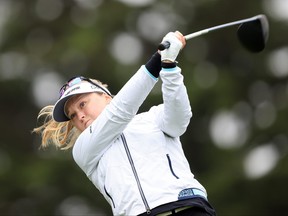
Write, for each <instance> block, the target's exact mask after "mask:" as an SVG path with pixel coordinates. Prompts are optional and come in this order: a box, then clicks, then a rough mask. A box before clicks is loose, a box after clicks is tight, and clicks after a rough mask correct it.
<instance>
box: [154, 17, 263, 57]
mask: <svg viewBox="0 0 288 216" xmlns="http://www.w3.org/2000/svg"><path fill="white" fill-rule="evenodd" d="M235 25H240V26H239V27H238V30H237V36H238V40H239V41H240V43H241V44H242V45H243V46H244V47H245V48H246V49H247V50H249V51H250V52H261V51H262V50H263V49H264V48H265V45H266V42H267V40H268V37H269V23H268V20H267V18H266V16H265V15H264V14H260V15H257V16H254V17H251V18H247V19H242V20H238V21H234V22H230V23H226V24H222V25H218V26H214V27H211V28H207V29H204V30H201V31H198V32H194V33H191V34H188V35H185V36H184V37H185V39H186V41H187V40H190V39H191V38H195V37H198V36H200V35H203V34H207V33H209V32H211V31H215V30H218V29H222V28H226V27H230V26H235ZM169 46H170V43H169V42H168V41H164V42H162V43H160V44H159V46H158V49H159V50H164V49H167V48H169Z"/></svg>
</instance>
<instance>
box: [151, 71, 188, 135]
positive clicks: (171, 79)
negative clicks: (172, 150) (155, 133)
mask: <svg viewBox="0 0 288 216" xmlns="http://www.w3.org/2000/svg"><path fill="white" fill-rule="evenodd" d="M160 77H161V79H162V82H163V84H162V94H163V101H164V108H163V111H162V112H161V113H160V115H159V116H158V118H157V120H156V121H157V123H158V125H159V127H160V128H161V130H162V131H163V132H164V133H166V134H167V135H169V136H171V137H178V136H181V135H182V134H183V133H184V132H185V131H186V129H187V126H188V124H189V122H190V118H191V117H192V111H191V106H190V101H189V98H188V94H187V90H186V87H185V85H184V82H183V79H184V78H183V75H182V74H181V69H180V68H179V67H174V68H163V69H162V71H161V72H160Z"/></svg>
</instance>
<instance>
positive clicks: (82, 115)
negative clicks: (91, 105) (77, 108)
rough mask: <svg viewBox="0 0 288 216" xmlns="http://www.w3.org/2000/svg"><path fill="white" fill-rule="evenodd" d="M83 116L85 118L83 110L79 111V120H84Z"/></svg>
mask: <svg viewBox="0 0 288 216" xmlns="http://www.w3.org/2000/svg"><path fill="white" fill-rule="evenodd" d="M84 118H85V114H84V113H83V112H81V113H79V114H78V119H79V120H80V121H82V120H84Z"/></svg>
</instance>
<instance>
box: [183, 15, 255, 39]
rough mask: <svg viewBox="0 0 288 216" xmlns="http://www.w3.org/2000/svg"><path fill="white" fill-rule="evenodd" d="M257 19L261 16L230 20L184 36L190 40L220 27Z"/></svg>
mask: <svg viewBox="0 0 288 216" xmlns="http://www.w3.org/2000/svg"><path fill="white" fill-rule="evenodd" d="M257 19H259V16H254V17H251V18H247V19H242V20H238V21H234V22H229V23H225V24H222V25H217V26H214V27H211V28H207V29H203V30H201V31H197V32H194V33H191V34H188V35H185V36H184V37H185V39H186V40H189V39H191V38H195V37H198V36H200V35H203V34H207V33H209V32H211V31H215V30H218V29H222V28H226V27H229V26H234V25H239V24H242V23H245V22H251V21H254V20H257Z"/></svg>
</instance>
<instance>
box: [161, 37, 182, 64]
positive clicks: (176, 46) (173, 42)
mask: <svg viewBox="0 0 288 216" xmlns="http://www.w3.org/2000/svg"><path fill="white" fill-rule="evenodd" d="M164 41H168V42H169V43H170V47H169V48H168V49H165V50H163V51H161V61H170V62H175V60H176V58H177V56H178V54H179V52H180V50H181V48H182V46H183V44H182V42H181V41H180V40H179V39H178V38H177V36H176V35H175V33H174V32H169V33H168V34H167V35H166V36H165V37H164V38H163V40H162V42H164Z"/></svg>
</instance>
